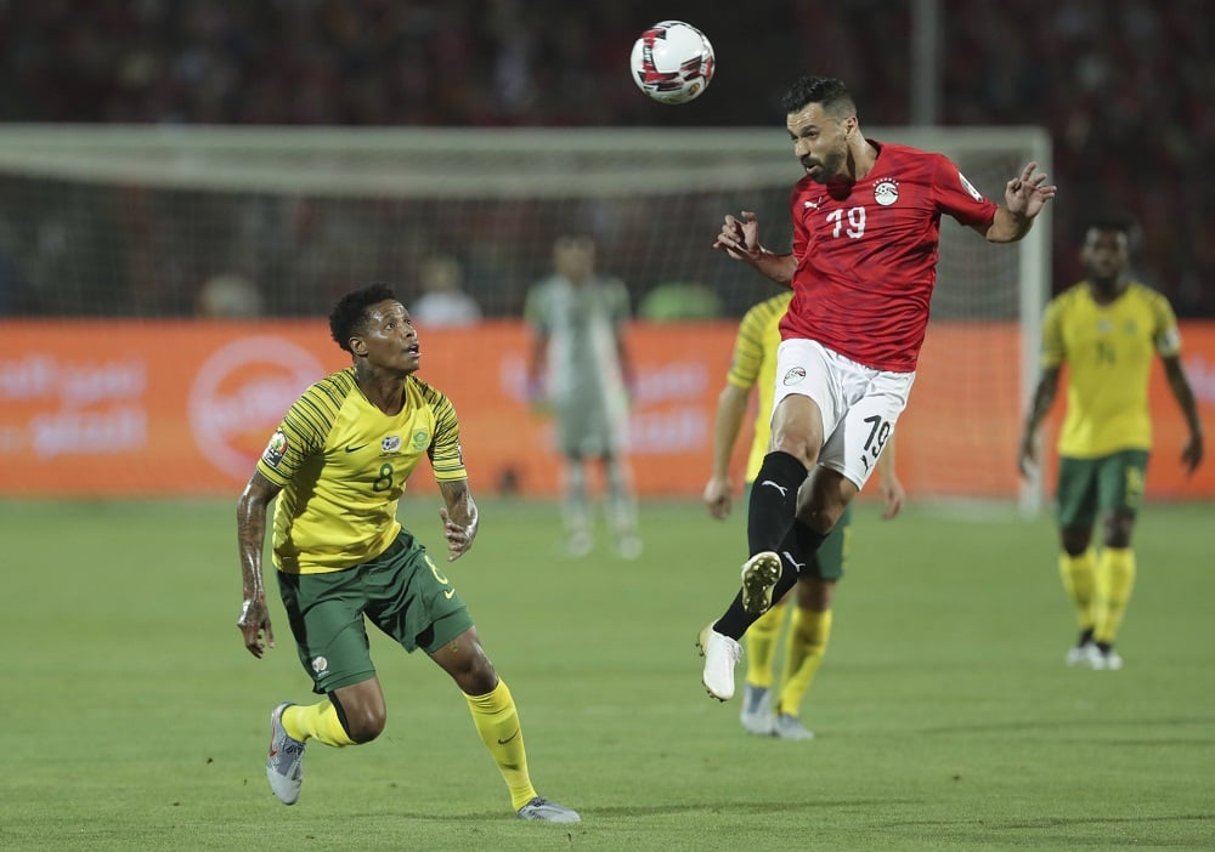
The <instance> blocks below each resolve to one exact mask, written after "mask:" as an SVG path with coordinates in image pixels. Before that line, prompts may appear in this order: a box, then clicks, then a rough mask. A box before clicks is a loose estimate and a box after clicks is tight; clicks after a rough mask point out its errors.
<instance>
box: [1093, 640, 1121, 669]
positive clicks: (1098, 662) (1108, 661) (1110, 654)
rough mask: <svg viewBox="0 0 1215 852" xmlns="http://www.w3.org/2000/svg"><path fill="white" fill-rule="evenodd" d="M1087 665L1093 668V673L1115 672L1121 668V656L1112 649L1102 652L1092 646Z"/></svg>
mask: <svg viewBox="0 0 1215 852" xmlns="http://www.w3.org/2000/svg"><path fill="white" fill-rule="evenodd" d="M1089 665H1091V666H1092V667H1093V671H1098V672H1116V671H1118V670H1120V669H1121V668H1122V655H1121V654H1119V653H1118V652H1117V651H1115V650H1114V649H1113V648H1110V649H1109V650H1108V651H1102V650H1101V649H1100V648H1098V647H1097V646H1096V645H1093V650H1092V652H1091V654H1090V656H1089Z"/></svg>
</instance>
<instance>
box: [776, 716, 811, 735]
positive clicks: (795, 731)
mask: <svg viewBox="0 0 1215 852" xmlns="http://www.w3.org/2000/svg"><path fill="white" fill-rule="evenodd" d="M772 736H774V737H777V738H778V739H782V740H812V739H814V731H811V730H807V729H806V728H805V727H804V726H803V725H802V723H801V722H800V721H799V720H798V718H797V717H796V716H791V715H789V714H788V713H781V714H780V715H778V716H777V717H776V722H775V723H774V724H773V725H772Z"/></svg>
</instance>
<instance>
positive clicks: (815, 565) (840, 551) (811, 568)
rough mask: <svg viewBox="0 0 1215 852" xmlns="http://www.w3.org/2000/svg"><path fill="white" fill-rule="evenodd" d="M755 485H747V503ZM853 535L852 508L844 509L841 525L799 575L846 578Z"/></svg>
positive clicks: (832, 532) (825, 578) (839, 524)
mask: <svg viewBox="0 0 1215 852" xmlns="http://www.w3.org/2000/svg"><path fill="white" fill-rule="evenodd" d="M752 484H753V483H750V482H748V483H747V489H746V495H745V496H746V498H747V502H748V503H750V502H751V486H752ZM851 534H852V506H851V505H849V506H848V508H846V509H844V514H843V516H841V517H840V520H839V523H838V524H836V525H835V529H833V530H832V531H831V535H829V536H827V539H826V541H824V542H823V544H822V546H821V547H820V548H819V549H818V553H816V554H814V556H813V557H812V558H811V559H810V561H809V563H807V565H806V566H805V567H804V568H802V569H801V570H800V571H799V572H798V575H799V576H802V577H814V578H815V579H818V580H838V579H839V578H840V577H843V576H844V560H845V559H847V558H848V540H849V538H850V536H851Z"/></svg>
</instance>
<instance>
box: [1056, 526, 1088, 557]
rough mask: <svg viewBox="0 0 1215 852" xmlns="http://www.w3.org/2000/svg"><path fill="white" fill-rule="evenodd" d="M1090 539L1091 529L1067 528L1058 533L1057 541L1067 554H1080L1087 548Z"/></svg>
mask: <svg viewBox="0 0 1215 852" xmlns="http://www.w3.org/2000/svg"><path fill="white" fill-rule="evenodd" d="M1091 539H1092V531H1091V530H1088V529H1080V528H1069V529H1063V530H1061V531H1060V533H1059V543H1060V544H1061V545H1062V547H1063V552H1064V553H1066V554H1067V555H1068V556H1080V555H1081V554H1082V553H1084V551H1086V550H1088V545H1089V542H1090V541H1091Z"/></svg>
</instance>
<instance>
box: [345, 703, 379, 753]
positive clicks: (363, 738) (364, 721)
mask: <svg viewBox="0 0 1215 852" xmlns="http://www.w3.org/2000/svg"><path fill="white" fill-rule="evenodd" d="M387 723H388V710H387V708H386V707H385V706H384V705H383V704H380V705H378V706H360V707H357V708H355V710H354V712H351V711H350V709H349V708H347V710H346V725H347V731H346V733H348V734H350V739H352V740H354V741H355V742H356V743H360V744H362V743H369V742H371V741H372V740H374V739H375V738H376V737H378V736H379V735H380V734H382V733H384V726H385V725H386V724H387Z"/></svg>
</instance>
